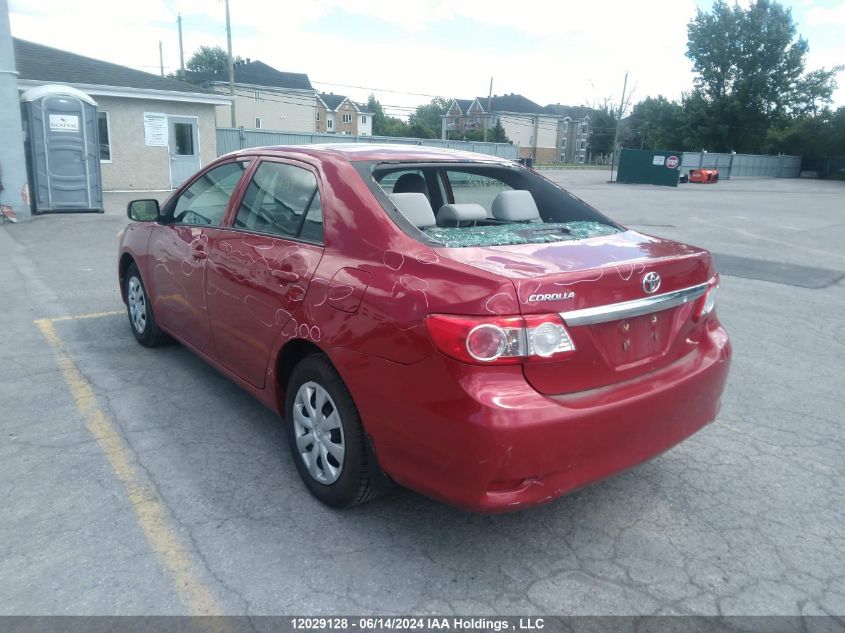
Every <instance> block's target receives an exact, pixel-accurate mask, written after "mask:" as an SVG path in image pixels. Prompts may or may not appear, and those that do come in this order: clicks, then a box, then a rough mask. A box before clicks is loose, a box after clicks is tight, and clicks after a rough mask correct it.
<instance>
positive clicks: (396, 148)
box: [227, 143, 513, 165]
mask: <svg viewBox="0 0 845 633" xmlns="http://www.w3.org/2000/svg"><path fill="white" fill-rule="evenodd" d="M256 154H258V155H261V156H274V155H278V156H294V155H299V156H310V157H313V158H316V159H321V158H329V157H333V158H342V159H346V160H348V161H350V162H356V161H414V162H437V161H452V162H462V163H466V162H473V163H489V164H498V165H511V164H513V161H512V160H510V159H506V158H501V157H498V156H491V155H489V154H479V153H477V152H467V151H462V150H454V149H447V148H443V147H429V146H425V145H405V144H400V143H396V144H378V143H326V144H316V145H277V146H270V147H252V148H249V149H243V150H239V151H235V152H232V153H230V154H227V156H246V155H248V156H255V155H256Z"/></svg>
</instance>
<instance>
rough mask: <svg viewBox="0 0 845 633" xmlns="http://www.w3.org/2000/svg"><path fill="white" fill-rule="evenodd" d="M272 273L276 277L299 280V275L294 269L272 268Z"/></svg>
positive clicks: (285, 279)
mask: <svg viewBox="0 0 845 633" xmlns="http://www.w3.org/2000/svg"><path fill="white" fill-rule="evenodd" d="M270 274H271V275H273V277H275V278H276V279H282V280H284V281H299V275H298V274H296V273H295V272H293V271H292V270H271V271H270Z"/></svg>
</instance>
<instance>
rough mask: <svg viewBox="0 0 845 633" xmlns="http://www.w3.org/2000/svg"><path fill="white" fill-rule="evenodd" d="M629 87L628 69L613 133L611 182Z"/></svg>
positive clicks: (611, 180)
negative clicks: (620, 125) (626, 93)
mask: <svg viewBox="0 0 845 633" xmlns="http://www.w3.org/2000/svg"><path fill="white" fill-rule="evenodd" d="M627 88H628V71H627V70H626V71H625V82H624V83H623V84H622V100H621V101H620V102H619V115H618V116H617V117H616V131H615V132H614V133H613V153H612V154H611V155H610V182H613V163H614V162H615V161H616V152H617V149H618V148H617V145H619V124H620V123H622V110H623V109H624V108H625V90H627Z"/></svg>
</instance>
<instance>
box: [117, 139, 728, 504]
mask: <svg viewBox="0 0 845 633" xmlns="http://www.w3.org/2000/svg"><path fill="white" fill-rule="evenodd" d="M128 212H129V217H130V218H131V219H132V220H134V221H133V222H132V223H131V224H130V225H129V226H128V227H127V228H126V229H125V231H124V232H123V233H122V235H121V240H120V257H119V277H120V287H121V291H122V294H123V299H124V301H125V302H126V305H127V311H128V315H129V322H130V325H131V328H132V333H133V334H134V335H135V338H136V339H137V340H138V341H139V342H140V343H141V344H142V345H146V346H155V345H158V344H160V343H162V342H164V341H165V340H166V339H168V338H170V337H172V338H174V339H176V340H178V341H179V342H181V343H182V344H183V345H185V346H186V347H188V348H189V349H191V350H192V351H193V352H195V353H196V354H198V355H199V356H201V357H202V358H203V359H205V360H206V361H208V362H209V363H210V364H212V365H213V366H214V367H216V368H217V369H218V370H220V371H221V372H222V373H224V374H225V375H227V376H228V377H230V378H231V379H232V380H234V381H235V382H236V383H238V384H239V385H240V386H241V387H243V388H244V389H245V390H246V391H248V392H250V393H251V394H253V395H254V396H255V397H257V398H258V399H260V400H261V401H262V402H264V403H265V404H266V405H267V406H269V407H271V408H272V409H273V410H275V411H278V412H279V413H280V414H281V415H282V416H283V418H284V420H285V427H286V430H287V435H288V438H289V441H290V448H291V453H292V455H293V459H294V461H295V463H296V467H297V469H298V470H299V473H300V474H301V476H302V479H303V481H304V482H305V484H306V485H307V487H308V488H309V490H310V491H311V492H312V493H313V494H314V495H315V496H316V497H317V498H318V499H320V500H321V501H323V502H324V503H327V504H329V505H331V506H335V507H347V506H352V505H355V504H357V503H360V502H362V501H366V500H368V499H370V498H372V497H373V496H375V495H376V494H377V493H378V492H379V491H381V490H382V489H384V488H385V487H386V486H387V485H389V483H390V482H391V481H395V482H397V483H399V484H401V485H403V486H407V487H408V488H412V489H414V490H417V491H419V492H421V493H423V494H426V495H430V496H431V497H434V498H436V499H440V500H442V501H444V502H446V503H450V504H454V505H456V506H460V507H462V508H466V509H469V510H476V511H488V512H490V511H503V510H511V509H515V508H520V507H526V506H531V505H536V504H539V503H543V502H546V501H549V500H551V499H555V498H556V497H559V496H561V495H563V494H565V493H567V492H569V491H572V490H574V489H576V488H579V487H581V486H584V485H587V484H589V483H591V482H594V481H597V480H599V479H602V478H604V477H607V476H609V475H612V474H614V473H617V472H619V471H621V470H624V469H626V468H630V467H632V466H634V465H636V464H638V463H640V462H642V461H644V460H647V459H649V458H652V457H654V456H655V455H658V454H659V453H661V452H663V451H665V450H667V449H668V448H670V447H672V446H673V445H675V444H676V443H678V442H680V441H681V440H683V439H685V438H686V437H688V436H690V435H691V434H693V433H695V432H696V431H698V430H699V429H700V428H702V427H703V426H704V425H706V424H707V423H709V422H711V421H712V420H713V419H714V418H715V416H716V414H717V412H718V410H719V402H720V397H721V394H722V390H723V388H724V385H725V380H726V378H727V374H728V366H729V362H730V355H731V346H730V343H729V341H728V336H727V333H726V332H725V330H724V329H723V327H722V326H721V324H720V323H719V320H718V319H717V317H716V313H715V305H716V292H717V289H718V286H719V278H718V275H717V274H716V272H715V270H714V266H713V258H712V257H711V255H710V254H709V253H708V252H707V251H705V250H702V249H700V248H695V247H692V246H687V245H685V244H679V243H677V242H672V241H669V240H665V239H660V238H656V237H650V236H647V235H643V234H641V233H637V232H635V231H631V230H628V229H626V228H624V227H622V226H620V225H619V224H617V223H615V222H613V221H612V220H610V219H608V218H607V217H605V216H604V215H602V214H601V213H599V212H598V211H596V210H595V209H594V208H592V207H591V206H590V205H588V204H587V203H585V202H583V201H582V200H580V199H578V198H576V197H575V196H573V195H571V194H570V193H568V192H566V191H565V190H563V189H561V188H560V187H558V186H557V185H555V184H553V183H552V182H550V181H549V180H547V179H545V178H543V177H542V176H540V175H538V174H537V173H536V172H533V171H531V170H527V169H525V168H523V167H521V166H519V165H517V164H514V163H512V162H510V161H505V160H502V159H498V158H494V157H489V156H483V155H480V154H472V153H464V152H455V151H449V150H440V149H433V148H425V147H416V146H415V147H407V146H395V145H391V146H379V145H354V144H338V145H327V146H316V145H312V146H303V147H276V148H257V149H251V150H244V151H241V152H236V153H233V154H228V155H226V156H223V157H221V158H220V159H218V160H217V161H215V162H214V163H212V164H210V165H208V166H207V167H206V168H205V169H203V170H202V171H201V172H200V173H198V174H197V175H196V176H194V177H193V178H192V179H191V180H189V181H188V182H187V183H186V184H185V185H184V186H182V187H181V188H180V189H179V190H178V191H176V192H175V193H174V194H173V195H172V196H171V197H170V198H169V199H168V200H167V201H166V202H165V203H163V204H162V205H161V206H159V204H158V203H157V202H156V201H155V200H139V201H135V202H132V203H130V205H129V209H128Z"/></svg>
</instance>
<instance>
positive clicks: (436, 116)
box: [408, 97, 451, 138]
mask: <svg viewBox="0 0 845 633" xmlns="http://www.w3.org/2000/svg"><path fill="white" fill-rule="evenodd" d="M450 105H451V101H449V100H448V99H444V98H442V97H434V98H433V99H432V100H431V101H430V102H429V103H426V104H424V105H421V106H417V109H416V110H415V111H414V112H413V114H411V116H410V118H409V119H408V132H409V133H410V135H411V136H413V137H415V138H440V129H441V125H442V115H444V114H446V111H447V110H448V109H449V106H450Z"/></svg>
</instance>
